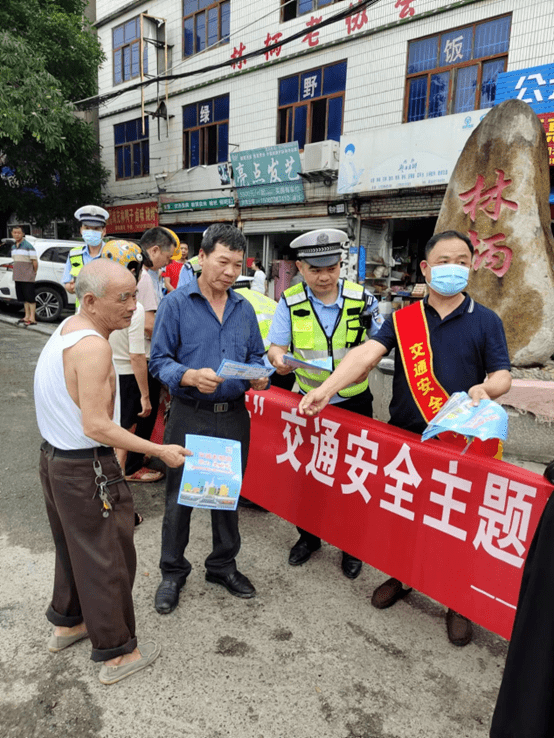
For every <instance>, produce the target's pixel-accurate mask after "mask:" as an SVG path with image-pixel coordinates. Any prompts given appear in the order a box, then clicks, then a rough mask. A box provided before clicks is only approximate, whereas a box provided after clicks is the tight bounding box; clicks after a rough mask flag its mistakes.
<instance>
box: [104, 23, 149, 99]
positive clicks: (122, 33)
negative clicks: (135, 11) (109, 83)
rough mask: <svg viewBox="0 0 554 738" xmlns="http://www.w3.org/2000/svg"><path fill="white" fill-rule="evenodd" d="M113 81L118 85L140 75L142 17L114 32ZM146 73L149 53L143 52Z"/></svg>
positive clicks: (124, 24)
mask: <svg viewBox="0 0 554 738" xmlns="http://www.w3.org/2000/svg"><path fill="white" fill-rule="evenodd" d="M112 43H113V80H114V84H116V85H118V84H120V83H121V82H126V81H127V80H128V79H133V78H134V77H138V76H139V75H140V16H137V17H136V18H133V20H130V21H127V22H126V23H122V24H121V25H120V26H116V27H115V28H114V29H113V32H112ZM143 67H144V72H145V73H147V72H148V52H147V49H146V48H144V51H143Z"/></svg>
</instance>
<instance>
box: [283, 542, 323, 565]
mask: <svg viewBox="0 0 554 738" xmlns="http://www.w3.org/2000/svg"><path fill="white" fill-rule="evenodd" d="M320 548H321V543H320V544H319V546H317V547H316V548H312V547H311V546H310V545H309V544H308V542H307V541H305V540H304V539H303V538H299V539H298V541H297V542H296V543H295V544H294V546H293V547H292V548H291V550H290V554H289V564H290V565H291V566H300V565H301V564H305V563H306V561H308V559H309V558H310V556H311V555H312V554H313V552H314V551H318V550H319V549H320Z"/></svg>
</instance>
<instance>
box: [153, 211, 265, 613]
mask: <svg viewBox="0 0 554 738" xmlns="http://www.w3.org/2000/svg"><path fill="white" fill-rule="evenodd" d="M245 249H246V241H245V239H244V236H243V235H242V233H241V232H240V231H239V230H238V228H235V227H234V226H231V225H226V224H222V223H217V224H214V225H212V226H210V227H209V228H208V229H207V230H206V232H205V233H204V237H203V239H202V246H201V248H200V253H199V264H200V267H201V269H202V274H201V275H200V277H199V278H198V280H193V281H192V282H190V283H189V284H187V285H185V286H184V287H181V288H179V289H177V290H174V291H173V292H171V293H170V294H169V295H167V297H165V298H164V299H163V300H162V301H161V303H160V307H159V308H158V311H157V314H156V322H155V325H154V333H153V336H152V349H151V354H150V371H151V372H152V374H153V375H154V376H156V377H157V378H158V379H159V380H160V381H161V382H163V383H164V384H166V385H167V386H168V387H169V391H170V392H171V409H170V413H169V419H168V423H167V428H166V436H165V437H166V439H167V438H180V439H184V436H185V433H193V434H197V435H203V436H214V437H217V438H229V439H233V440H236V441H240V443H241V452H242V471H243V474H244V471H245V469H246V462H247V459H248V447H249V443H250V417H249V415H248V412H247V410H246V407H245V404H244V393H245V391H246V390H248V389H249V388H250V386H252V387H253V388H254V389H256V390H263V389H265V388H266V386H267V384H268V380H267V379H261V380H256V381H251V382H248V381H244V380H240V379H225V380H223V379H222V378H221V377H218V376H217V374H216V371H217V369H218V368H219V365H220V364H221V362H222V360H223V359H229V360H232V361H239V362H242V363H245V364H256V365H260V366H264V362H263V355H264V344H263V341H262V337H261V335H260V329H259V328H258V321H257V319H256V314H255V312H254V308H253V307H252V305H251V304H250V303H249V302H248V301H247V300H245V299H244V298H243V297H242V296H241V295H238V294H237V293H236V292H234V291H233V290H232V289H231V286H232V285H233V283H234V282H235V280H236V278H237V277H238V275H239V274H240V272H241V269H242V262H243V258H244V251H245ZM180 481H181V473H180V472H173V470H172V469H169V470H168V474H167V484H166V505H165V516H164V521H163V528H162V554H161V560H160V569H161V571H162V582H161V584H160V585H159V587H158V590H157V592H156V598H155V606H156V610H157V611H158V612H159V613H160V614H168V613H170V612H172V610H174V609H175V607H176V606H177V604H178V602H179V592H180V590H181V588H182V587H183V585H184V584H185V580H186V578H187V576H188V575H189V573H190V571H191V565H190V563H189V561H187V559H186V558H185V556H184V552H185V548H186V546H187V544H188V541H189V528H190V515H191V511H192V508H190V507H185V506H184V505H179V504H177V497H178V492H179V486H180ZM211 515H212V530H213V541H214V545H213V551H212V553H211V554H210V555H209V556H208V558H207V559H206V562H205V564H206V580H207V581H208V582H213V583H215V584H221V585H222V586H224V587H225V588H226V589H227V590H228V591H229V592H230V593H231V594H233V595H235V596H237V597H244V598H248V597H253V596H254V595H255V593H256V590H255V588H254V586H253V585H252V584H251V582H250V581H249V580H248V579H247V577H245V576H244V575H243V574H241V573H240V572H239V571H238V570H237V565H236V560H235V559H236V556H237V554H238V552H239V549H240V535H239V529H238V512H237V511H236V510H234V511H233V510H222V511H220V510H212V512H211Z"/></svg>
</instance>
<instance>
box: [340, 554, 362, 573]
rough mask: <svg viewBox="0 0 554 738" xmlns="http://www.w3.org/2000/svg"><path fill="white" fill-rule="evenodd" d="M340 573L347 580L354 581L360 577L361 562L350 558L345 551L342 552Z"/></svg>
mask: <svg viewBox="0 0 554 738" xmlns="http://www.w3.org/2000/svg"><path fill="white" fill-rule="evenodd" d="M341 567H342V573H343V574H344V576H345V577H348V578H349V579H356V578H357V577H359V576H360V572H361V570H362V562H361V561H360V559H357V558H356V557H355V556H350V554H347V553H346V551H343V552H342V563H341Z"/></svg>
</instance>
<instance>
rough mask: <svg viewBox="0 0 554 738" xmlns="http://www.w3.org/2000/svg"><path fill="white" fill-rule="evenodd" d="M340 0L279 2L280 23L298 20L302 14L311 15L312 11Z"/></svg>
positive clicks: (292, 0) (282, 0)
mask: <svg viewBox="0 0 554 738" xmlns="http://www.w3.org/2000/svg"><path fill="white" fill-rule="evenodd" d="M340 1H341V0H281V21H282V22H283V23H284V22H285V21H288V20H292V19H293V18H298V16H299V15H304V13H312V12H313V11H314V10H318V9H319V8H324V7H326V6H327V5H333V3H338V2H340Z"/></svg>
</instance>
